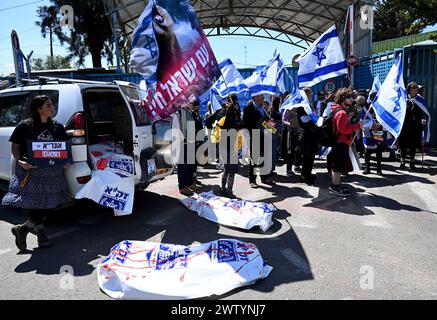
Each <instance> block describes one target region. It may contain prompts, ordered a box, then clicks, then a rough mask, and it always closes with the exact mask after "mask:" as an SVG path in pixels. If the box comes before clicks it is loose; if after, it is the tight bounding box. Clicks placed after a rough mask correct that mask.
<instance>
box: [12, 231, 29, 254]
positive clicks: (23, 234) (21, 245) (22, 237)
mask: <svg viewBox="0 0 437 320" xmlns="http://www.w3.org/2000/svg"><path fill="white" fill-rule="evenodd" d="M11 231H12V234H13V235H14V236H15V245H16V246H17V248H18V249H20V251H25V250H26V249H27V243H26V239H27V234H28V233H29V229H28V228H27V227H26V226H25V225H23V224H21V225H18V226H15V227H12V229H11Z"/></svg>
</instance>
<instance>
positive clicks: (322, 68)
mask: <svg viewBox="0 0 437 320" xmlns="http://www.w3.org/2000/svg"><path fill="white" fill-rule="evenodd" d="M297 62H299V71H298V75H299V87H311V86H314V85H316V84H317V83H319V82H322V81H323V80H326V79H330V78H334V77H337V76H340V75H343V74H347V73H348V66H347V64H346V60H345V58H344V55H343V49H342V48H341V44H340V40H339V39H338V33H337V29H336V28H335V25H333V26H332V27H331V28H329V29H328V30H326V32H325V33H323V34H322V35H321V36H320V37H319V38H318V39H317V40H316V41H314V42H313V43H312V44H311V45H310V46H309V47H308V49H306V50H305V52H304V53H303V54H302V55H301V56H300V57H299V58H298V59H297Z"/></svg>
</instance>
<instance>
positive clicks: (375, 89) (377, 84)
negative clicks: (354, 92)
mask: <svg viewBox="0 0 437 320" xmlns="http://www.w3.org/2000/svg"><path fill="white" fill-rule="evenodd" d="M379 89H381V81H380V80H379V75H376V77H375V78H374V79H373V84H372V89H370V92H369V96H368V97H367V103H371V102H372V101H371V100H370V95H371V94H372V93H374V92H376V93H377V92H378V91H379Z"/></svg>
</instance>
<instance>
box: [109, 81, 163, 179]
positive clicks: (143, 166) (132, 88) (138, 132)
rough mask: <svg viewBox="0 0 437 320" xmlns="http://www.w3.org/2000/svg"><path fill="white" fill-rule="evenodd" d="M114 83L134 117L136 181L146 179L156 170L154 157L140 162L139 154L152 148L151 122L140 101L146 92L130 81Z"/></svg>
mask: <svg viewBox="0 0 437 320" xmlns="http://www.w3.org/2000/svg"><path fill="white" fill-rule="evenodd" d="M115 83H116V84H117V86H118V88H119V90H120V93H121V95H122V96H123V98H124V100H125V102H126V105H127V106H128V107H129V110H130V112H131V114H132V118H133V119H134V121H133V122H134V123H132V130H133V141H134V151H133V153H134V160H135V171H136V182H140V181H142V182H144V180H147V181H148V180H150V178H151V177H153V175H154V174H155V172H156V163H155V161H154V159H150V160H148V161H147V163H140V159H141V155H142V154H144V152H147V150H153V135H152V124H151V122H150V119H149V117H148V116H147V113H146V112H145V110H144V108H142V107H141V101H143V100H144V99H145V98H146V94H147V93H146V91H144V90H143V89H141V88H140V87H139V86H137V85H136V84H133V83H130V82H125V81H115ZM146 171H147V172H146ZM147 181H146V182H147Z"/></svg>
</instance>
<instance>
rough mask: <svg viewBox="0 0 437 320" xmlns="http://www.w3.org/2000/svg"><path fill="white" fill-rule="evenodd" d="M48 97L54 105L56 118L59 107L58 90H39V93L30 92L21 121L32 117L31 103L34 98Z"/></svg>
mask: <svg viewBox="0 0 437 320" xmlns="http://www.w3.org/2000/svg"><path fill="white" fill-rule="evenodd" d="M41 95H44V96H48V97H49V98H50V100H52V103H53V109H54V111H53V117H55V116H56V115H57V114H58V107H59V91H57V90H38V91H29V92H28V96H27V99H26V102H25V105H24V108H23V110H22V111H21V119H20V120H24V119H27V118H29V117H30V109H29V107H30V102H31V101H32V99H33V98H35V97H36V96H41Z"/></svg>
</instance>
